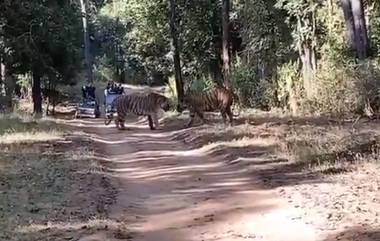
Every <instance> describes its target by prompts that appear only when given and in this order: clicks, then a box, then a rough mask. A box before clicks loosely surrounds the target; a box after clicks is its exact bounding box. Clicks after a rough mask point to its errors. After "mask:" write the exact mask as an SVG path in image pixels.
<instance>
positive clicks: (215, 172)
mask: <svg viewBox="0 0 380 241" xmlns="http://www.w3.org/2000/svg"><path fill="white" fill-rule="evenodd" d="M129 124H130V125H131V130H129V131H118V130H116V129H115V128H114V127H113V126H110V128H105V127H104V126H103V125H102V123H100V121H90V122H88V124H86V128H85V131H86V132H88V133H89V134H90V135H91V136H92V139H93V141H94V142H95V144H96V146H97V148H98V151H99V152H100V153H101V154H103V156H104V157H105V159H104V160H105V161H104V165H105V167H106V169H107V170H108V171H109V172H110V174H112V175H113V176H114V177H115V180H116V182H117V183H116V186H117V189H118V191H119V193H118V197H117V201H116V204H115V205H113V206H112V207H111V210H110V213H111V214H110V218H112V219H114V220H117V221H118V222H121V223H124V224H126V226H127V228H128V230H129V231H130V235H128V236H127V237H123V238H124V239H126V240H135V241H151V240H155V241H157V240H160V241H166V240H168V241H190V240H197V241H198V240H229V241H235V240H266V241H275V240H276V241H297V240H299V241H311V240H318V239H317V238H316V232H315V231H314V229H313V227H311V226H309V225H305V224H304V223H303V222H302V220H300V219H299V218H298V217H299V215H298V212H297V211H296V210H294V209H291V208H290V207H289V206H288V205H287V204H286V203H285V201H283V200H280V199H279V198H278V197H277V196H276V194H275V192H274V191H271V190H262V189H260V188H258V187H259V185H258V184H257V183H258V180H257V178H255V177H252V176H251V175H249V173H248V172H246V171H245V170H244V169H242V168H239V167H236V166H233V165H227V164H226V162H225V161H224V160H223V159H221V158H220V156H219V155H214V154H213V153H212V152H206V151H204V150H202V149H192V148H191V146H189V145H188V144H185V143H184V142H183V141H181V140H180V138H178V136H179V134H180V133H181V131H176V130H174V131H168V130H161V131H150V130H148V129H147V128H146V124H145V123H135V122H134V123H131V122H130V123H129ZM178 129H179V128H178ZM187 131H191V130H187ZM258 158H261V159H260V160H262V158H263V156H260V157H258ZM105 237H106V238H105ZM117 238H118V237H117V235H116V236H114V237H109V236H106V235H105V234H104V233H100V234H98V235H93V236H92V237H91V239H83V240H117Z"/></svg>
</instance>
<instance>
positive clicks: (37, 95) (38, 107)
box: [32, 69, 42, 117]
mask: <svg viewBox="0 0 380 241" xmlns="http://www.w3.org/2000/svg"><path fill="white" fill-rule="evenodd" d="M32 98H33V113H34V114H35V115H36V116H38V117H40V116H41V115H42V96H41V74H40V73H39V71H38V70H36V69H34V70H33V85H32Z"/></svg>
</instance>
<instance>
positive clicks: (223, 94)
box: [184, 86, 239, 127]
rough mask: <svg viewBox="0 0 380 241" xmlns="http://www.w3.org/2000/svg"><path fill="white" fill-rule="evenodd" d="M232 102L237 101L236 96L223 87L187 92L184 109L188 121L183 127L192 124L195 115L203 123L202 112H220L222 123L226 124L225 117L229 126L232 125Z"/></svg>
mask: <svg viewBox="0 0 380 241" xmlns="http://www.w3.org/2000/svg"><path fill="white" fill-rule="evenodd" d="M234 101H237V102H238V101H239V98H238V96H237V95H236V94H235V93H233V91H231V90H228V89H226V88H225V87H221V86H217V87H213V88H211V89H209V90H206V91H189V92H188V93H186V94H185V96H184V107H187V108H188V109H189V112H190V120H189V122H188V123H187V124H185V127H190V126H191V125H192V124H193V121H194V118H195V115H197V116H199V118H200V119H201V120H202V123H205V122H206V120H205V118H204V115H203V113H204V112H212V111H220V113H221V115H222V118H223V122H224V123H225V124H226V122H227V116H228V118H229V121H230V123H229V124H230V125H232V124H233V117H234V116H238V115H239V114H237V115H233V113H232V110H231V106H232V104H233V102H234Z"/></svg>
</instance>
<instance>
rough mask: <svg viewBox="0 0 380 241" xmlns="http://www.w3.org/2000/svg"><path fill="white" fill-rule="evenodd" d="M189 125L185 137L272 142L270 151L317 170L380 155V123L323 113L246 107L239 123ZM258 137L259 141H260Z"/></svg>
mask: <svg viewBox="0 0 380 241" xmlns="http://www.w3.org/2000/svg"><path fill="white" fill-rule="evenodd" d="M217 118H219V119H220V117H214V120H211V118H209V119H210V120H211V121H210V122H214V123H213V124H211V125H203V126H200V127H197V128H193V129H192V131H191V133H190V134H189V136H187V137H186V138H187V142H190V143H192V144H194V145H196V146H198V147H202V148H203V149H215V146H223V148H224V149H225V152H228V151H229V149H231V148H232V147H246V148H255V146H263V145H264V146H272V147H273V148H271V150H269V151H271V152H272V153H270V154H271V155H276V156H277V157H278V158H280V159H286V160H288V163H289V164H291V163H294V164H297V166H298V167H302V168H305V169H308V170H309V171H313V172H319V173H334V172H339V171H344V170H349V169H351V168H352V167H353V166H354V165H355V164H357V163H362V162H376V161H377V160H378V157H377V156H378V153H379V144H380V128H379V127H378V126H377V124H376V123H364V122H362V123H359V124H358V125H357V126H356V127H355V128H353V126H352V123H344V122H343V121H334V120H330V119H327V118H323V117H303V118H301V117H290V116H289V115H287V114H286V113H282V112H279V111H276V112H274V113H273V112H260V111H257V110H247V111H244V114H243V115H242V117H241V118H240V120H239V123H241V124H238V125H235V126H233V127H226V126H225V125H223V124H217V123H216V124H215V121H218V120H217ZM260 143H261V144H260Z"/></svg>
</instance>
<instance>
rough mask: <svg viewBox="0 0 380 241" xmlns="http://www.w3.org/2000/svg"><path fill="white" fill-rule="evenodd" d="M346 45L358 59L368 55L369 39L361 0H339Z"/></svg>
mask: <svg viewBox="0 0 380 241" xmlns="http://www.w3.org/2000/svg"><path fill="white" fill-rule="evenodd" d="M341 2H342V8H343V13H344V18H345V23H346V33H347V43H348V47H349V48H350V49H352V50H353V51H355V52H356V55H357V57H358V58H359V59H365V58H367V57H368V52H369V39H368V33H367V25H366V20H365V14H364V7H363V2H362V0H341Z"/></svg>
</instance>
